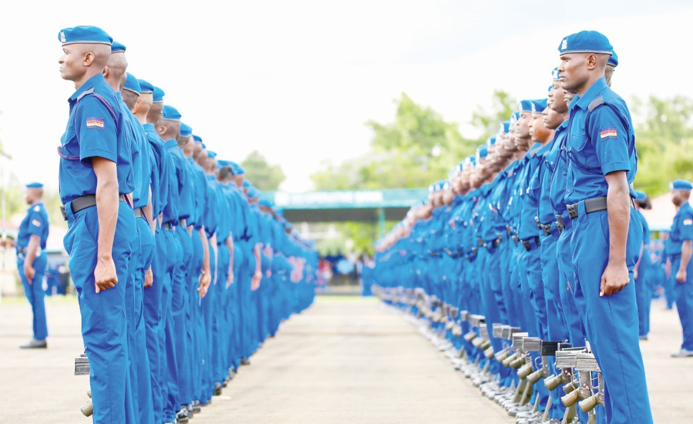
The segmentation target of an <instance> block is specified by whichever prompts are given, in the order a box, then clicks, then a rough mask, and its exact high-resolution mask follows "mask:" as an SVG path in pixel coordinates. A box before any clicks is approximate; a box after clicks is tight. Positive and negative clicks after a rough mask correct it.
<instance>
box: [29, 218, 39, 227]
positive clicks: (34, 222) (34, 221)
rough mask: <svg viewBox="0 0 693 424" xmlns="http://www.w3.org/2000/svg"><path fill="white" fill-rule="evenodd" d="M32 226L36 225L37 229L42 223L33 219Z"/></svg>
mask: <svg viewBox="0 0 693 424" xmlns="http://www.w3.org/2000/svg"><path fill="white" fill-rule="evenodd" d="M31 224H32V225H35V226H37V227H40V226H41V221H39V220H38V219H32V220H31Z"/></svg>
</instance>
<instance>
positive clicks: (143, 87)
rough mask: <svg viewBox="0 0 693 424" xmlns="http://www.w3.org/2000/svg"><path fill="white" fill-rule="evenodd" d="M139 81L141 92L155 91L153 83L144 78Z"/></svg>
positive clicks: (149, 92)
mask: <svg viewBox="0 0 693 424" xmlns="http://www.w3.org/2000/svg"><path fill="white" fill-rule="evenodd" d="M138 82H139V83H140V93H142V94H152V92H153V91H154V86H153V85H152V84H151V83H149V82H147V81H145V80H143V79H141V80H138Z"/></svg>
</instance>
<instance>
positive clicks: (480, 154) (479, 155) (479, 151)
mask: <svg viewBox="0 0 693 424" xmlns="http://www.w3.org/2000/svg"><path fill="white" fill-rule="evenodd" d="M486 156H488V148H487V147H486V146H485V145H481V146H479V147H477V148H476V160H477V162H478V161H479V160H480V159H483V158H485V157H486Z"/></svg>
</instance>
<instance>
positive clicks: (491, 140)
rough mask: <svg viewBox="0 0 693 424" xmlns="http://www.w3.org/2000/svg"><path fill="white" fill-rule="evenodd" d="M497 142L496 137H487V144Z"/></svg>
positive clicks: (488, 145)
mask: <svg viewBox="0 0 693 424" xmlns="http://www.w3.org/2000/svg"><path fill="white" fill-rule="evenodd" d="M494 144H496V137H489V138H487V139H486V146H487V147H491V146H493V145H494Z"/></svg>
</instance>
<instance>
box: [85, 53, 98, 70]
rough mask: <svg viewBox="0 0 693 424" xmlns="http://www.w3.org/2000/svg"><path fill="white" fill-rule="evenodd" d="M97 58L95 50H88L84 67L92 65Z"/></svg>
mask: <svg viewBox="0 0 693 424" xmlns="http://www.w3.org/2000/svg"><path fill="white" fill-rule="evenodd" d="M95 58H96V55H95V54H94V52H87V53H86V54H85V55H84V63H83V65H84V67H85V68H86V67H89V66H91V64H92V63H94V59H95Z"/></svg>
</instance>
